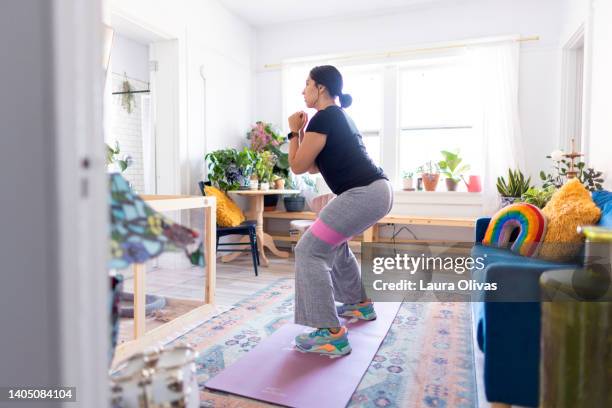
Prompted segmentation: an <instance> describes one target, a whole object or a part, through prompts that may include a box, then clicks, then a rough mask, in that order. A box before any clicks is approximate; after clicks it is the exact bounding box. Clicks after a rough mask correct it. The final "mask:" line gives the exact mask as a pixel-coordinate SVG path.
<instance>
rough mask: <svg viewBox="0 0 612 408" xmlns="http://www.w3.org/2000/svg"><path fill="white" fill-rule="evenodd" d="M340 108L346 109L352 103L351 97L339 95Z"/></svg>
mask: <svg viewBox="0 0 612 408" xmlns="http://www.w3.org/2000/svg"><path fill="white" fill-rule="evenodd" d="M339 98H340V106H342V107H343V108H348V107H349V106H351V104H352V103H353V97H352V96H351V95H349V94H340V96H339Z"/></svg>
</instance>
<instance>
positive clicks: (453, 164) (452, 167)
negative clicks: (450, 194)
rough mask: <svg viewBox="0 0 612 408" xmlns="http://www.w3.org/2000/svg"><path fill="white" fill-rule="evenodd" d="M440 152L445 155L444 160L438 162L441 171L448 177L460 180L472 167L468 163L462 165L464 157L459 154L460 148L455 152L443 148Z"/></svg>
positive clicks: (456, 180)
mask: <svg viewBox="0 0 612 408" xmlns="http://www.w3.org/2000/svg"><path fill="white" fill-rule="evenodd" d="M440 153H442V156H444V160H441V161H439V162H438V166H439V167H440V171H441V172H442V174H443V175H444V176H445V177H446V178H448V179H451V180H453V181H455V182H459V180H460V179H461V176H462V175H464V174H465V172H467V171H468V170H469V169H470V166H469V165H468V164H463V165H461V162H462V161H463V159H462V158H461V157H460V156H459V150H456V151H453V152H451V151H448V150H442V151H441V152H440Z"/></svg>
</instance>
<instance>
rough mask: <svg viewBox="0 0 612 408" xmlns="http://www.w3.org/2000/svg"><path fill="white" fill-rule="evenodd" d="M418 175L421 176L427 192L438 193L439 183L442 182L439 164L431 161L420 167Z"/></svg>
mask: <svg viewBox="0 0 612 408" xmlns="http://www.w3.org/2000/svg"><path fill="white" fill-rule="evenodd" d="M418 173H420V174H421V178H422V180H423V186H424V187H425V191H436V187H437V186H438V181H439V180H440V169H439V167H438V164H437V163H434V162H433V161H431V160H430V161H428V162H427V163H425V164H424V165H423V166H421V167H419V170H418Z"/></svg>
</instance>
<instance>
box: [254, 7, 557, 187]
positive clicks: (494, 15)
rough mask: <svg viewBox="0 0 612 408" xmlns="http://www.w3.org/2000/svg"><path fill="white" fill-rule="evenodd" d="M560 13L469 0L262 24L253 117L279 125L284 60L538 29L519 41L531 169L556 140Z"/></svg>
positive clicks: (537, 166) (523, 113)
mask: <svg viewBox="0 0 612 408" xmlns="http://www.w3.org/2000/svg"><path fill="white" fill-rule="evenodd" d="M562 11H563V9H562V8H561V7H559V0H538V1H533V0H469V1H461V2H450V3H448V4H447V5H446V6H439V5H438V6H434V7H431V8H422V9H417V10H413V11H409V12H405V13H396V14H393V15H383V16H373V17H365V18H364V17H361V18H352V19H340V18H338V19H328V20H323V21H316V22H304V23H292V24H290V25H276V26H271V27H267V28H263V29H261V30H260V31H258V36H257V60H256V69H257V76H256V78H257V79H256V86H257V88H256V89H257V92H256V98H257V103H256V110H255V114H256V117H257V118H258V119H262V120H267V121H271V122H274V123H277V124H282V123H283V122H284V120H285V118H282V117H281V108H282V107H281V80H280V71H279V70H267V69H264V68H263V66H264V64H274V63H279V62H281V61H282V60H283V59H286V58H296V57H303V56H312V55H320V54H333V53H342V52H351V51H364V50H365V51H370V50H377V49H378V50H380V49H394V48H395V49H401V48H402V47H408V46H413V45H418V44H427V43H434V42H446V41H454V40H461V39H471V38H478V37H488V36H497V35H506V34H520V35H523V36H531V35H539V36H540V41H538V42H528V43H527V42H526V43H523V44H522V45H521V64H520V90H519V92H520V96H519V97H520V116H521V122H522V123H521V125H522V130H523V138H524V145H525V146H526V147H527V148H526V149H525V150H526V152H525V155H526V165H527V171H528V172H530V173H532V174H533V176H534V178H537V173H538V172H539V170H540V169H542V167H543V166H544V165H546V164H547V162H546V159H545V156H546V154H548V153H550V152H551V151H552V150H553V149H554V148H556V147H557V146H556V144H557V141H558V133H559V109H560V100H559V84H560V55H561V53H560V48H559V38H560V33H561V28H562V27H561V22H562Z"/></svg>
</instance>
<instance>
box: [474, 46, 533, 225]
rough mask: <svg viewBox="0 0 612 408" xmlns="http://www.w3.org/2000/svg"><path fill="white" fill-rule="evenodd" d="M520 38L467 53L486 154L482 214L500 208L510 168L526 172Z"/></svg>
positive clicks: (476, 47)
mask: <svg viewBox="0 0 612 408" xmlns="http://www.w3.org/2000/svg"><path fill="white" fill-rule="evenodd" d="M517 39H518V37H512V38H508V39H505V40H503V41H499V42H495V43H491V44H486V45H479V46H472V47H470V48H469V50H468V52H469V55H470V59H471V62H472V64H473V65H472V66H473V70H474V71H473V72H474V73H475V78H476V93H477V96H478V97H479V98H478V99H479V101H480V103H481V106H480V108H481V109H480V111H481V112H482V116H481V120H480V121H479V123H478V125H479V127H480V130H481V132H482V143H483V146H482V152H483V155H482V156H483V163H482V165H483V166H482V169H483V178H482V196H483V214H484V215H491V214H493V213H494V212H495V211H496V210H497V209H498V208H499V195H498V193H497V188H496V181H497V177H498V176H504V175H507V173H508V169H509V168H512V169H521V170H524V154H523V146H522V139H521V137H522V136H521V126H520V121H519V107H518V77H519V43H518V41H516V40H517Z"/></svg>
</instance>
